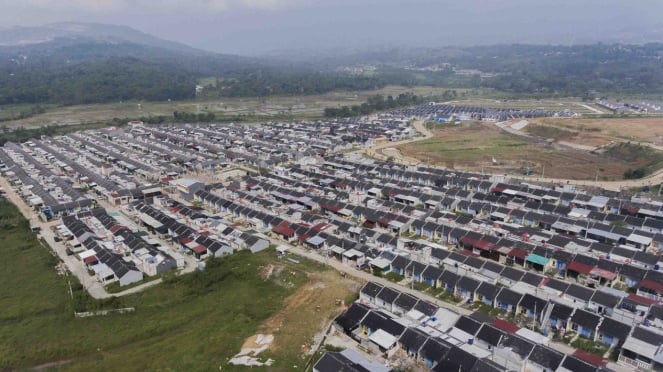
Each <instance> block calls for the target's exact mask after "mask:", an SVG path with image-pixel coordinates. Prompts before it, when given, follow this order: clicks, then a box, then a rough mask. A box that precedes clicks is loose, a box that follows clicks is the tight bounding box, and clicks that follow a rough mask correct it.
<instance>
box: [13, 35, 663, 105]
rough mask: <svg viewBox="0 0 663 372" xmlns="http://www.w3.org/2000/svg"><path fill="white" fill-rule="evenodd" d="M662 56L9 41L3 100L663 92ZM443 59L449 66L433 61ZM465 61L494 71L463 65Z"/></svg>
mask: <svg viewBox="0 0 663 372" xmlns="http://www.w3.org/2000/svg"><path fill="white" fill-rule="evenodd" d="M662 56H663V44H646V45H603V44H595V45H584V46H533V45H501V46H482V47H471V48H439V49H412V50H408V51H407V53H405V52H403V51H400V52H399V51H394V52H393V53H387V52H384V53H377V54H376V53H366V54H365V55H352V56H345V57H344V56H343V55H342V54H341V55H338V56H335V57H334V58H333V59H330V60H327V62H326V63H322V62H320V63H318V62H317V61H315V60H307V59H306V58H302V61H300V62H297V61H290V62H285V61H283V60H269V59H260V58H246V57H240V56H229V55H221V54H213V53H187V52H184V51H172V50H166V49H160V48H157V47H149V46H142V45H137V44H131V43H120V44H104V43H95V42H87V43H85V44H74V43H72V42H62V43H60V44H58V43H55V44H53V43H51V44H49V45H48V47H43V46H42V47H39V46H22V47H0V105H8V104H61V105H75V104H89V103H105V102H118V101H125V100H145V101H167V100H188V99H194V98H196V97H197V95H203V96H205V97H207V98H214V97H256V96H270V95H301V94H320V93H326V92H329V91H333V90H370V89H378V88H382V87H384V86H386V85H390V84H391V85H401V86H416V85H430V86H438V87H450V88H492V89H495V90H497V91H500V92H504V93H507V94H512V95H524V94H527V95H531V96H536V97H555V96H577V97H584V98H592V97H594V96H596V95H611V94H631V95H646V94H658V95H660V94H661V92H663V63H662V61H661V58H662ZM344 61H345V62H346V63H348V64H347V65H344V64H343V63H344ZM356 64H373V65H375V66H376V69H375V71H374V72H373V73H371V74H356V73H355V74H353V73H350V72H347V71H346V70H344V69H343V68H342V67H348V66H352V65H356ZM433 64H436V65H445V66H447V68H444V69H439V70H436V71H429V70H426V69H425V67H426V66H429V65H433ZM460 69H472V70H478V71H481V72H484V73H490V74H492V75H493V76H492V77H480V76H479V75H477V74H469V75H462V74H458V73H456V71H458V70H460ZM210 76H212V77H215V79H216V84H211V85H208V86H206V87H203V89H202V91H200V92H198V93H197V92H196V84H197V82H198V80H199V79H200V78H206V77H210ZM348 110H350V111H352V110H354V111H352V112H364V111H366V110H367V108H366V107H364V108H362V107H358V108H356V109H352V108H351V107H349V108H348ZM343 114H346V112H344V113H343Z"/></svg>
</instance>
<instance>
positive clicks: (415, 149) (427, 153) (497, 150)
mask: <svg viewBox="0 0 663 372" xmlns="http://www.w3.org/2000/svg"><path fill="white" fill-rule="evenodd" d="M398 149H399V150H400V151H401V153H402V154H403V156H405V157H410V158H416V159H419V160H420V161H421V162H424V163H428V164H430V165H437V166H444V167H448V168H454V169H460V170H468V171H475V172H481V171H484V172H486V173H493V174H523V171H524V170H525V168H527V167H529V168H531V169H532V172H533V177H542V176H545V177H553V178H565V179H577V180H582V179H591V180H594V179H595V178H597V175H598V179H599V180H619V179H622V176H623V174H624V171H626V170H627V169H629V168H633V167H637V166H638V164H637V163H629V162H625V161H619V160H616V159H612V158H609V157H607V156H604V155H597V154H592V153H589V152H587V151H582V150H577V149H571V148H568V147H566V146H561V145H558V144H555V143H548V142H546V141H535V140H532V139H528V138H526V137H521V136H516V135H513V134H508V133H504V132H502V131H501V130H500V129H499V128H497V126H495V125H494V124H492V123H466V124H465V123H464V124H463V125H460V126H447V127H444V129H441V130H435V131H434V136H433V137H432V138H429V139H425V140H422V141H418V142H413V143H410V144H405V145H402V146H400V147H398ZM493 158H495V160H496V163H493V161H492V159H493Z"/></svg>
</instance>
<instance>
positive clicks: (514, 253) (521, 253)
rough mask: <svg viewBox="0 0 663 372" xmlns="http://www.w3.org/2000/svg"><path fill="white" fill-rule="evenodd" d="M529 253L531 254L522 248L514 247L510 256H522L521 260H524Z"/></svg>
mask: <svg viewBox="0 0 663 372" xmlns="http://www.w3.org/2000/svg"><path fill="white" fill-rule="evenodd" d="M527 255H529V253H527V252H525V251H523V250H520V249H518V248H514V249H512V250H511V252H509V256H514V257H516V258H520V259H521V260H524V259H525V258H527Z"/></svg>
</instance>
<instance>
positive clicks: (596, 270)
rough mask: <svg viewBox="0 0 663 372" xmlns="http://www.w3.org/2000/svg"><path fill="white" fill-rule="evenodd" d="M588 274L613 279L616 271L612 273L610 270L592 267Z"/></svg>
mask: <svg viewBox="0 0 663 372" xmlns="http://www.w3.org/2000/svg"><path fill="white" fill-rule="evenodd" d="M590 275H592V276H600V277H601V278H603V279H606V280H614V279H615V278H616V277H617V273H613V272H612V271H608V270H605V269H601V268H598V267H595V268H593V269H592V271H591V272H590Z"/></svg>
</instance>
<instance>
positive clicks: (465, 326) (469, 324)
mask: <svg viewBox="0 0 663 372" xmlns="http://www.w3.org/2000/svg"><path fill="white" fill-rule="evenodd" d="M481 325H482V323H481V322H480V321H478V320H475V319H472V318H471V317H469V316H466V315H463V316H461V317H460V318H458V321H456V324H455V325H454V328H457V329H459V330H461V331H463V332H465V333H466V334H468V335H469V336H470V337H474V335H476V334H477V332H479V329H481ZM461 341H467V340H461Z"/></svg>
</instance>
